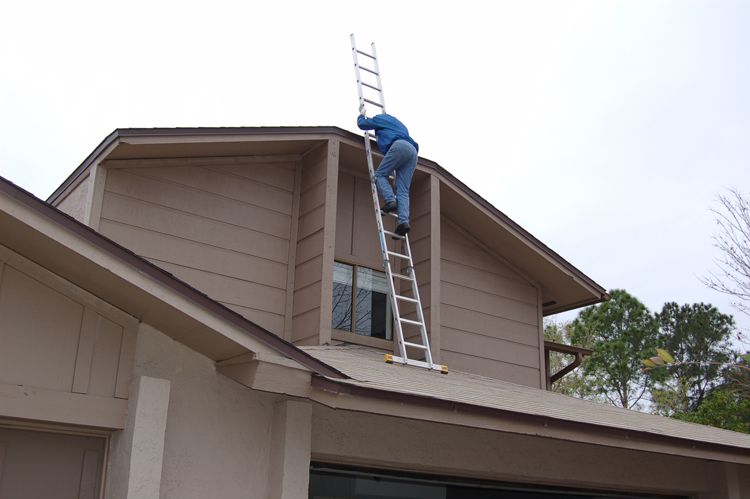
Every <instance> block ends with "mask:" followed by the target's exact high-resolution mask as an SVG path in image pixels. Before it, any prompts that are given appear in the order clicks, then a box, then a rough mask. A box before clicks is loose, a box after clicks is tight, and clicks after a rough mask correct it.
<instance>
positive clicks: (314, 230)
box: [291, 145, 328, 345]
mask: <svg viewBox="0 0 750 499" xmlns="http://www.w3.org/2000/svg"><path fill="white" fill-rule="evenodd" d="M327 155H328V147H327V146H325V145H323V146H320V147H317V148H315V149H313V150H312V151H310V152H309V153H308V154H306V155H305V156H304V157H303V158H302V185H301V188H300V199H299V227H298V232H297V241H296V244H297V262H296V269H295V277H294V304H293V307H292V338H291V340H292V342H293V343H294V344H297V345H317V344H318V335H319V332H320V320H321V319H320V317H321V310H320V303H321V300H320V298H321V290H322V277H323V274H322V269H323V250H324V225H325V202H326V192H327V191H326V169H327V159H328V158H327ZM310 296H313V297H314V298H315V299H314V300H310V298H309V297H310ZM311 301H312V304H311Z"/></svg>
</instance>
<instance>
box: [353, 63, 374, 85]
mask: <svg viewBox="0 0 750 499" xmlns="http://www.w3.org/2000/svg"><path fill="white" fill-rule="evenodd" d="M357 67H358V68H359V69H364V70H365V71H367V72H368V73H372V74H374V75H377V74H378V73H377V71H375V70H374V69H370V68H366V67H364V66H360V65H357ZM360 83H362V82H361V81H360Z"/></svg>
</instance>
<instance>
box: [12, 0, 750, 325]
mask: <svg viewBox="0 0 750 499" xmlns="http://www.w3.org/2000/svg"><path fill="white" fill-rule="evenodd" d="M352 32H353V33H355V34H356V36H357V41H358V43H359V45H360V46H368V45H369V43H370V42H373V41H374V42H376V43H377V48H378V55H379V57H380V63H381V71H382V73H383V85H384V88H385V95H386V99H387V103H388V109H389V112H390V113H391V114H394V115H396V116H398V117H399V118H400V119H401V120H402V121H404V122H405V123H406V124H407V126H408V127H409V129H410V131H411V132H412V135H413V137H414V138H415V139H416V140H417V141H418V142H419V144H420V155H421V156H423V157H426V158H428V159H431V160H433V161H436V162H438V163H439V164H440V165H441V166H443V167H445V168H446V169H448V170H449V171H450V172H452V173H453V174H454V175H455V176H456V177H458V178H459V179H460V180H462V181H463V182H465V183H466V184H467V185H468V186H469V187H471V188H472V189H474V190H475V191H477V192H478V193H479V194H480V195H482V196H483V197H484V198H485V199H487V200H488V201H489V202H491V203H492V204H493V205H495V206H496V207H497V208H498V209H500V210H501V211H503V212H504V213H506V214H507V215H508V216H509V217H511V218H512V219H513V220H515V221H516V222H518V223H519V224H520V225H521V226H523V227H524V228H525V229H527V230H528V231H529V232H531V233H532V234H534V236H536V237H537V238H539V239H540V240H541V241H542V242H544V243H545V244H547V245H548V246H550V247H551V248H552V249H553V250H555V251H556V252H558V253H559V254H560V255H562V256H563V257H564V258H566V259H567V260H568V261H570V262H571V263H572V264H573V265H575V266H576V267H578V268H579V269H580V270H582V271H583V272H584V273H585V274H586V275H588V276H589V277H591V278H592V279H594V280H595V281H596V282H598V283H599V284H601V285H602V286H604V287H605V288H607V289H614V288H624V289H626V290H628V291H629V292H630V293H632V294H634V295H635V296H637V297H638V298H640V299H641V300H642V301H643V302H645V303H646V305H647V306H648V307H649V308H650V309H652V310H660V309H661V307H662V305H663V304H664V303H665V302H667V301H676V302H678V303H694V302H709V303H713V304H715V305H716V306H718V307H719V309H720V310H721V311H722V312H725V313H732V314H734V311H733V310H732V309H731V308H730V307H729V305H728V300H727V299H726V298H725V297H723V296H722V295H720V294H718V293H716V292H714V291H711V290H708V289H706V288H705V287H704V286H703V285H702V284H701V283H700V282H699V280H698V276H702V275H706V273H707V272H708V271H709V270H711V269H713V268H714V267H715V264H714V259H715V258H716V257H718V256H719V255H718V253H717V252H716V250H715V249H714V248H713V247H712V241H711V235H712V233H713V232H714V231H715V229H716V226H715V223H714V222H713V216H712V214H711V213H710V212H709V208H710V207H711V206H712V205H714V206H715V205H716V203H715V201H714V199H715V195H716V193H717V192H719V191H721V190H722V188H723V187H730V186H737V187H739V188H740V189H741V190H742V191H744V192H745V193H748V192H750V168H748V166H749V165H750V57H749V56H748V53H749V52H750V2H748V1H744V2H732V1H721V2H719V1H691V0H685V1H660V0H646V1H636V0H629V1H625V2H620V1H605V0H599V1H566V0H552V1H529V0H515V1H493V2H489V1H487V2H473V1H464V2H458V3H456V2H439V1H430V2H427V1H425V2H416V1H413V2H405V1H400V2H388V1H383V2H368V3H364V2H352V1H345V2H326V1H318V2H310V1H306V2H282V1H279V2H248V1H237V2H229V1H221V0H218V1H213V2H203V1H201V2H191V1H179V2H159V1H157V0H150V1H147V2H146V1H143V2H141V1H131V2H128V3H126V4H123V3H113V2H90V3H86V2H79V1H76V0H72V1H67V2H58V1H56V2H41V3H36V2H12V3H10V4H8V5H5V6H4V7H3V15H2V19H0V175H2V176H3V177H5V178H7V179H9V180H10V181H12V182H14V183H16V184H18V185H20V186H21V187H23V188H25V189H28V190H30V191H31V192H33V193H34V194H36V195H37V196H39V197H41V198H46V197H47V196H48V195H49V194H51V193H52V192H53V191H54V189H55V188H56V187H57V186H58V185H59V184H60V183H61V182H62V181H63V180H64V179H65V178H66V177H67V176H68V174H70V172H72V171H73V170H74V169H75V168H76V166H78V165H79V164H80V163H81V162H82V161H83V160H84V159H85V157H86V156H87V155H88V154H89V153H90V152H91V151H92V150H93V149H94V148H95V147H96V146H97V145H98V144H99V142H101V140H103V139H104V138H105V137H106V136H107V135H108V134H109V133H111V132H112V131H113V130H114V129H115V128H128V127H149V128H150V127H191V126H273V125H287V126H318V125H335V126H338V127H341V128H345V129H349V130H352V131H357V128H356V125H355V117H356V114H357V92H356V85H355V79H354V73H353V69H352V59H351V50H350V46H349V34H350V33H352ZM736 318H737V319H738V322H739V323H740V324H741V325H742V326H743V327H745V328H746V329H748V328H750V318H747V317H740V316H736Z"/></svg>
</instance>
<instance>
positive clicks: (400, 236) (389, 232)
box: [383, 230, 406, 239]
mask: <svg viewBox="0 0 750 499" xmlns="http://www.w3.org/2000/svg"><path fill="white" fill-rule="evenodd" d="M383 232H385V233H386V234H388V235H390V236H393V237H395V238H397V239H406V238H405V237H404V236H402V235H399V234H396V233H395V232H391V231H389V230H384V231H383Z"/></svg>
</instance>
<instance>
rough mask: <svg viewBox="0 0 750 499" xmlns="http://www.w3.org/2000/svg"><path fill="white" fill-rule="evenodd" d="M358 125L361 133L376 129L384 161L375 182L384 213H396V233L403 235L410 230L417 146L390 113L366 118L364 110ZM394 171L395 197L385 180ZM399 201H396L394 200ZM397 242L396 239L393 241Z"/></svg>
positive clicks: (376, 174) (401, 124) (377, 172)
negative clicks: (410, 195) (410, 197)
mask: <svg viewBox="0 0 750 499" xmlns="http://www.w3.org/2000/svg"><path fill="white" fill-rule="evenodd" d="M357 126H358V127H359V128H360V129H361V130H375V136H376V137H377V139H378V148H379V149H380V150H381V151H382V152H383V155H384V157H383V161H381V162H380V166H379V167H378V169H377V171H376V172H375V180H376V184H377V186H378V190H379V191H380V195H381V196H383V199H384V200H385V204H384V205H383V207H382V208H381V210H382V211H383V213H391V212H394V211H398V227H396V231H395V232H396V234H398V235H399V236H403V235H405V234H406V233H407V232H409V231H410V230H411V226H410V225H409V186H410V185H411V178H412V176H413V175H414V170H415V169H416V168H417V153H418V152H419V144H417V143H416V142H414V139H412V138H411V137H410V136H409V130H408V129H407V128H406V127H405V126H404V124H403V123H401V122H400V121H399V120H397V119H396V118H394V117H393V116H391V115H389V114H379V115H377V116H375V117H374V118H370V119H367V118H366V116H365V110H364V109H363V110H362V111H361V112H360V114H359V118H357ZM394 171H395V172H396V182H395V183H396V195H394V193H393V189H392V188H391V184H390V182H388V177H390V176H391V175H392V174H393V172H394ZM397 200H398V201H397ZM394 239H396V238H394Z"/></svg>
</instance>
